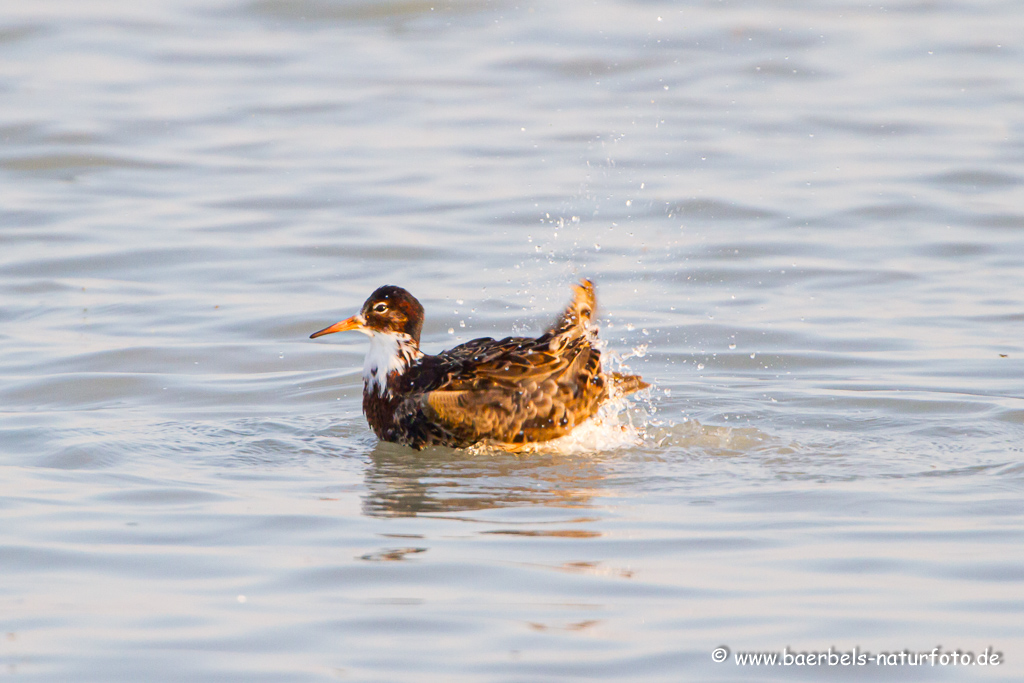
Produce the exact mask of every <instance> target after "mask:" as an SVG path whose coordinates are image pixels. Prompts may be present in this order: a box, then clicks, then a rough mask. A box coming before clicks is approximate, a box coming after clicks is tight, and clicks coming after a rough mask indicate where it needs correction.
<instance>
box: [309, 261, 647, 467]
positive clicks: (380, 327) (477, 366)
mask: <svg viewBox="0 0 1024 683" xmlns="http://www.w3.org/2000/svg"><path fill="white" fill-rule="evenodd" d="M573 291H574V294H575V296H574V298H573V301H572V302H571V303H570V304H569V305H568V306H567V307H566V309H565V310H564V311H563V312H562V314H561V315H560V316H558V318H557V319H556V320H555V322H554V323H553V324H552V325H551V326H550V327H548V329H547V330H546V331H545V332H544V333H543V334H542V335H540V336H539V337H536V338H530V337H506V338H505V339H501V340H494V339H492V338H490V337H486V338H482V339H474V340H473V341H470V342H466V343H465V344H461V345H460V346H456V347H455V348H452V349H449V350H447V351H442V352H441V353H439V354H437V355H429V354H425V353H423V352H422V351H421V350H420V331H421V330H422V329H423V306H422V305H421V304H420V302H419V301H417V300H416V297H414V296H413V295H412V294H410V293H409V292H408V291H406V290H404V289H402V288H401V287H396V286H394V285H384V286H383V287H380V288H378V289H377V290H376V291H374V293H373V294H371V295H370V298H368V299H367V300H366V302H365V303H364V304H363V307H362V309H361V310H360V311H359V313H357V314H356V315H354V316H352V317H351V318H347V319H345V320H342V321H341V322H339V323H335V324H334V325H331V326H330V327H325V328H324V329H322V330H320V331H318V332H314V333H313V334H311V335H310V339H315V338H317V337H321V336H323V335H325V334H332V333H334V332H344V331H347V330H356V331H358V332H362V333H363V334H366V335H368V336H369V337H370V350H369V352H368V353H367V354H366V361H365V362H364V364H363V413H364V414H365V415H366V420H367V422H369V424H370V427H371V428H372V429H373V431H374V433H375V434H376V435H377V437H378V438H379V439H381V440H383V441H393V442H395V443H399V444H404V445H406V446H411V447H413V448H415V449H417V450H420V449H422V448H423V447H424V446H428V445H441V446H450V447H453V448H464V447H467V446H471V445H473V444H478V443H482V444H488V445H495V446H498V447H503V448H507V449H509V450H519V449H521V448H523V447H524V445H525V444H529V443H535V442H543V441H549V440H551V439H557V438H558V437H561V436H565V435H566V434H568V433H569V432H571V431H572V430H573V429H574V428H575V427H577V426H579V425H580V424H581V423H583V422H584V421H586V420H587V418H589V417H591V416H592V415H593V414H594V413H595V412H596V411H597V409H598V407H600V405H601V404H602V403H604V402H605V401H606V400H607V399H608V398H609V396H610V394H611V393H612V392H613V390H614V391H615V392H616V393H617V394H628V393H631V392H634V391H637V390H639V389H643V388H645V387H647V386H648V384H647V383H646V382H644V381H643V380H642V379H641V378H640V377H639V376H638V375H623V374H620V373H617V372H613V373H606V372H605V371H604V369H603V368H602V367H601V352H600V350H599V349H598V348H597V345H596V344H597V327H596V326H595V325H594V313H595V307H596V303H597V302H596V299H595V296H594V284H593V283H592V282H591V281H589V280H582V281H581V282H580V283H579V284H578V285H574V286H573Z"/></svg>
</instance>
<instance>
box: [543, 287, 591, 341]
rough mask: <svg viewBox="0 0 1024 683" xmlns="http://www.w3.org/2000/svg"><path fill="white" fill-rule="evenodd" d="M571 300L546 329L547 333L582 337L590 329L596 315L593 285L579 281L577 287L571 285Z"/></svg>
mask: <svg viewBox="0 0 1024 683" xmlns="http://www.w3.org/2000/svg"><path fill="white" fill-rule="evenodd" d="M572 289H573V299H572V301H571V302H570V303H569V305H568V306H566V307H565V310H564V311H563V312H562V314H561V315H560V316H558V318H557V319H556V320H555V322H554V324H553V325H551V327H549V328H548V332H549V333H551V334H556V335H563V334H565V333H566V332H572V333H573V334H572V335H571V336H574V337H575V336H582V335H584V334H587V332H588V331H589V330H590V329H591V327H592V324H593V320H594V318H595V316H596V315H597V296H596V295H595V293H594V283H593V282H591V281H590V280H587V279H583V280H580V283H579V284H578V285H573V286H572Z"/></svg>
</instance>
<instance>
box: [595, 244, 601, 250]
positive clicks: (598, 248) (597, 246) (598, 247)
mask: <svg viewBox="0 0 1024 683" xmlns="http://www.w3.org/2000/svg"><path fill="white" fill-rule="evenodd" d="M594 251H601V245H600V244H598V243H597V242H594Z"/></svg>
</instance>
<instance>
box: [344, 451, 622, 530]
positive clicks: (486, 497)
mask: <svg viewBox="0 0 1024 683" xmlns="http://www.w3.org/2000/svg"><path fill="white" fill-rule="evenodd" d="M608 476H609V472H608V471H607V468H606V465H605V462H604V460H603V456H598V457H593V456H588V455H577V456H566V455H561V454H547V455H545V454H531V455H529V456H523V455H516V454H514V453H506V452H503V451H494V452H490V451H489V452H485V453H472V452H468V451H465V450H452V449H444V448H427V449H424V450H422V451H413V450H411V449H408V448H404V447H401V446H397V445H395V444H390V443H378V444H377V445H376V446H375V447H374V448H373V450H372V451H370V465H369V467H368V469H367V471H366V487H367V489H368V492H367V494H366V497H365V499H364V501H363V510H364V512H365V513H366V514H368V515H371V516H377V517H412V516H416V515H421V514H426V513H442V512H444V513H448V512H464V511H470V510H487V509H491V508H502V507H510V506H517V505H540V506H546V507H567V508H571V507H579V508H586V507H589V506H590V504H591V500H592V499H593V498H594V497H595V496H597V495H607V493H606V491H605V489H606V488H607V482H606V479H607V477H608Z"/></svg>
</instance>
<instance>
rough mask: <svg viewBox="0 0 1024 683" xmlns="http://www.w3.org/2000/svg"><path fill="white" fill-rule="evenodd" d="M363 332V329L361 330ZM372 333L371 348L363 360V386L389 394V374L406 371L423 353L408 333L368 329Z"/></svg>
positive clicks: (380, 393)
mask: <svg viewBox="0 0 1024 683" xmlns="http://www.w3.org/2000/svg"><path fill="white" fill-rule="evenodd" d="M360 331H361V332H362V330H360ZM367 334H369V335H370V350H369V351H368V352H367V353H366V360H365V361H363V386H364V387H365V390H367V391H372V390H376V392H377V393H378V394H379V395H381V396H387V395H389V394H390V393H391V392H390V391H389V389H388V376H389V375H390V374H391V373H393V372H397V373H399V374H401V373H403V372H405V370H406V368H408V367H409V365H410V364H411V363H412V362H413V361H414V360H415V359H417V358H419V357H420V356H422V355H423V353H422V352H421V351H420V350H419V349H417V348H416V346H415V345H414V344H413V341H412V338H411V337H410V336H409V335H407V334H387V333H384V332H373V331H367Z"/></svg>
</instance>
